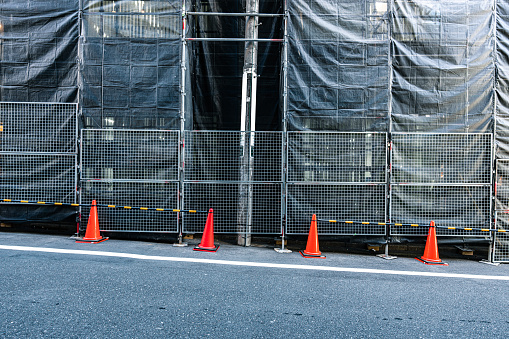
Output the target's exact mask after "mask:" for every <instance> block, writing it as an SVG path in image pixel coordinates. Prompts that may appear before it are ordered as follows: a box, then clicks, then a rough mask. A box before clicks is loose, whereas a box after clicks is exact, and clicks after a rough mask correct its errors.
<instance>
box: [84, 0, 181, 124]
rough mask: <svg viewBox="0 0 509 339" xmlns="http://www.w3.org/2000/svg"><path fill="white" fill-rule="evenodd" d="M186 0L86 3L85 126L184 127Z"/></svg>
mask: <svg viewBox="0 0 509 339" xmlns="http://www.w3.org/2000/svg"><path fill="white" fill-rule="evenodd" d="M180 8H181V1H177V0H173V1H168V0H158V1H113V2H112V1H85V2H84V8H83V33H82V35H83V37H82V44H81V51H82V52H81V55H80V59H81V70H80V71H81V78H80V85H81V88H80V89H81V91H80V93H81V104H82V113H83V123H84V126H85V127H99V128H161V129H179V128H180V51H181V42H180V36H181V17H180Z"/></svg>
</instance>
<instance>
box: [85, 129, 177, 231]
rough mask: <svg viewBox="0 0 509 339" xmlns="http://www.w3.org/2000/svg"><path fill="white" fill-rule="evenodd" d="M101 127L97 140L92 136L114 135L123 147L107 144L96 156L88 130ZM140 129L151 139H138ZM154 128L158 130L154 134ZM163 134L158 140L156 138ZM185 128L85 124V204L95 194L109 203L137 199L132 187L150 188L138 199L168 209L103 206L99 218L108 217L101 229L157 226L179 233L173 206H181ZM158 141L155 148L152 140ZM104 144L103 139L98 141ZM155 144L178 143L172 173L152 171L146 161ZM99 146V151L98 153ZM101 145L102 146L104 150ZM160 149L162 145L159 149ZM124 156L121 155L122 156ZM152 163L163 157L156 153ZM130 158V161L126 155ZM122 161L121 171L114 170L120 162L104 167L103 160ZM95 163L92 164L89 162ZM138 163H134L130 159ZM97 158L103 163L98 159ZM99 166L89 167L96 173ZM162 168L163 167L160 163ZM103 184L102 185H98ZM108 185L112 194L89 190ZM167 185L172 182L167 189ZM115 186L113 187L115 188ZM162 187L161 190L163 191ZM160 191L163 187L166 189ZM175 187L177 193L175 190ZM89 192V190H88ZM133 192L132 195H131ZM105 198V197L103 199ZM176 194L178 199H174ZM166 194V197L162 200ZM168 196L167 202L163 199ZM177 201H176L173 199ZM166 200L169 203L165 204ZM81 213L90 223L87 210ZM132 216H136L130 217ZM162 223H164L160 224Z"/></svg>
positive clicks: (137, 189) (105, 138)
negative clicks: (182, 132) (91, 151)
mask: <svg viewBox="0 0 509 339" xmlns="http://www.w3.org/2000/svg"><path fill="white" fill-rule="evenodd" d="M93 133H96V134H97V135H98V136H99V137H100V136H102V138H101V139H100V140H99V141H98V140H95V139H93V140H92V141H93V142H96V143H100V142H101V141H104V142H106V141H111V142H112V143H116V146H120V147H122V148H121V149H117V150H115V149H113V148H112V147H110V148H108V146H107V145H106V146H104V145H103V147H102V148H101V147H99V149H97V148H96V149H95V151H94V152H95V153H96V154H94V159H95V162H93V161H92V160H93V159H90V158H92V155H88V152H89V150H88V139H87V136H86V135H85V134H93ZM115 134H123V137H122V138H123V139H124V141H125V140H129V139H132V141H133V143H122V144H119V141H118V140H116V139H115V137H114V136H115ZM138 134H140V136H141V137H143V136H149V138H153V139H152V143H150V140H148V141H149V142H148V145H147V142H140V140H136V135H138ZM151 134H154V135H153V136H151ZM157 139H159V141H157ZM180 140H181V139H180V131H176V130H174V131H173V130H139V129H138V130H136V129H82V130H81V134H80V145H81V148H80V158H81V161H82V162H81V166H80V167H81V171H80V183H81V185H80V204H82V203H85V204H90V203H91V201H92V200H93V199H96V200H98V201H97V203H98V204H108V205H118V206H122V205H131V204H133V199H132V198H133V197H132V193H133V192H140V193H143V194H145V195H146V196H145V197H141V198H140V197H137V199H136V200H138V201H141V202H142V204H143V206H136V207H147V208H160V209H164V211H140V210H131V209H128V210H126V209H117V208H101V210H102V211H100V212H99V215H100V216H99V221H100V222H101V216H102V218H103V220H104V221H105V222H104V223H102V224H101V229H102V230H105V231H108V232H157V233H177V232H178V231H179V222H178V221H179V214H178V213H177V214H175V213H174V212H173V211H172V210H173V209H180V188H179V186H180V164H181V162H182V161H181V152H180ZM136 145H137V146H138V147H139V148H140V149H139V150H138V152H136V151H135V149H134V147H135V146H136ZM151 145H152V146H153V147H152V148H151V147H150V146H151ZM99 146H101V145H99ZM156 146H161V147H162V150H168V149H171V147H172V146H175V149H174V151H173V152H172V153H174V154H175V155H176V158H175V157H172V156H171V154H170V155H169V156H170V159H169V160H168V159H166V160H167V161H169V165H170V166H172V167H173V170H172V172H170V173H167V172H163V173H153V172H151V171H147V166H149V165H150V162H146V160H147V158H148V157H150V156H151V155H155V154H158V153H160V152H158V150H157V148H156ZM98 151H99V153H98ZM101 151H102V152H101ZM128 151H130V152H132V153H134V155H135V156H134V157H131V154H128ZM159 151H160V150H159ZM119 159H120V161H119ZM153 159H154V162H152V163H153V164H156V163H157V164H160V163H159V162H156V161H155V160H158V161H161V159H156V158H153ZM126 160H130V161H126ZM105 162H106V163H110V165H111V164H121V166H122V167H121V169H122V170H119V171H118V172H119V173H120V174H119V176H117V174H116V173H115V170H116V169H118V168H115V167H108V168H110V169H111V170H110V171H106V172H107V173H105V171H104V167H103V166H100V165H103V164H104V163H105ZM89 163H90V165H89ZM127 163H129V164H133V163H134V165H127ZM97 164H98V165H97ZM94 169H96V170H97V169H100V171H101V173H99V175H90V174H89V173H93V174H97V173H98V172H97V171H95V172H94V171H93V170H94ZM157 169H160V168H159V167H158V168H157ZM97 186H99V188H95V187H97ZM101 186H104V187H106V186H107V187H106V191H109V192H111V194H106V195H104V194H97V195H99V196H94V194H92V195H90V194H89V193H88V191H89V190H90V191H94V189H95V190H98V192H100V193H103V192H104V189H102V188H101ZM114 187H119V190H120V192H115V191H114V190H113V188H114ZM162 187H165V188H166V187H167V189H164V188H162ZM110 188H111V190H110ZM158 192H159V193H158ZM160 192H164V193H163V194H161V193H160ZM171 192H173V198H172V194H171ZM89 195H90V196H89ZM129 198H130V199H129ZM99 199H101V200H99ZM173 199H175V200H173ZM161 200H162V201H163V202H161ZM164 201H168V203H166V204H165V203H164ZM172 201H173V205H171V204H172V203H171V202H172ZM162 205H164V206H162ZM84 212H85V213H83V214H82V224H83V225H85V224H86V221H87V219H88V217H87V212H88V211H84ZM129 216H132V218H130V217H129ZM161 223H162V225H160V224H161Z"/></svg>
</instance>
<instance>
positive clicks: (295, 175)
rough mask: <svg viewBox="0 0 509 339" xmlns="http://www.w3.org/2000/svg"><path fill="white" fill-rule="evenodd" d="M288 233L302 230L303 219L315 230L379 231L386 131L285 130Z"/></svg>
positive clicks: (382, 213)
mask: <svg viewBox="0 0 509 339" xmlns="http://www.w3.org/2000/svg"><path fill="white" fill-rule="evenodd" d="M287 161H288V185H287V207H286V208H287V210H286V212H287V226H286V228H287V229H286V232H287V233H288V234H306V233H308V231H309V220H311V216H312V215H313V214H316V215H317V217H318V218H319V219H325V220H337V221H338V222H337V223H329V222H319V224H318V231H319V232H320V233H321V234H331V235H332V234H342V235H347V234H364V235H369V234H373V235H384V234H385V226H384V225H375V224H370V225H366V224H346V223H343V222H342V221H359V222H371V223H374V222H376V223H378V222H380V223H384V222H385V221H386V220H385V219H386V180H387V179H386V173H387V171H386V168H387V134H385V133H338V132H288V159H287Z"/></svg>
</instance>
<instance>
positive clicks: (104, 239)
mask: <svg viewBox="0 0 509 339" xmlns="http://www.w3.org/2000/svg"><path fill="white" fill-rule="evenodd" d="M108 239H109V238H108V237H101V239H93V240H87V239H83V238H82V239H79V240H76V242H79V243H84V244H85V243H87V244H88V243H90V244H98V243H100V242H103V241H106V240H108Z"/></svg>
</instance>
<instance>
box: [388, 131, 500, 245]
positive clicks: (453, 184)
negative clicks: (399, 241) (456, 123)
mask: <svg viewBox="0 0 509 339" xmlns="http://www.w3.org/2000/svg"><path fill="white" fill-rule="evenodd" d="M399 136H401V137H416V138H418V137H421V138H433V137H440V136H445V138H448V137H465V138H466V137H479V138H486V139H488V138H489V140H485V143H484V145H486V146H487V147H486V149H485V151H484V152H482V153H484V155H486V156H488V155H489V158H488V159H484V160H485V162H486V163H485V166H483V169H484V170H485V173H484V174H483V176H482V178H483V180H485V182H470V181H469V180H464V179H463V180H462V179H455V180H453V181H449V182H445V181H444V182H431V180H429V178H428V180H426V177H429V176H430V175H429V173H424V175H420V176H419V175H417V176H416V177H417V181H414V182H399V181H398V182H397V181H396V180H395V179H397V175H395V168H397V167H398V162H397V159H395V155H394V154H395V150H396V148H397V147H396V140H395V139H397V138H398V137H399ZM445 138H444V139H445ZM446 142H447V141H446ZM476 145H477V146H478V144H476ZM409 146H410V147H411V146H412V145H409ZM426 146H430V147H427V149H423V150H422V151H419V152H418V154H421V155H422V154H423V153H424V152H427V151H429V155H430V156H429V157H427V158H425V161H433V160H435V161H437V162H439V161H440V159H438V157H439V156H440V155H441V156H442V158H441V159H442V160H444V158H445V161H446V160H447V158H446V157H445V156H444V154H439V152H440V150H442V151H444V147H442V148H440V147H438V146H437V147H436V148H433V145H429V144H427V145H426ZM439 146H440V145H439ZM462 146H468V145H467V144H465V145H457V148H456V149H453V150H452V151H450V152H451V153H452V156H454V155H455V154H454V152H455V151H460V150H463V149H464V148H463V147H462ZM470 146H471V145H470ZM445 151H447V150H445ZM445 151H444V152H445ZM390 153H391V154H390V164H391V166H390V168H391V175H390V177H391V179H390V185H391V190H390V197H389V200H390V205H389V213H390V220H391V221H392V222H396V223H406V220H394V219H395V215H394V212H395V211H396V209H395V208H396V207H395V201H396V195H395V194H396V192H397V191H398V190H408V189H413V190H414V191H415V193H416V194H421V195H422V196H424V197H425V198H426V199H428V200H429V199H434V198H435V197H439V198H440V197H442V195H441V193H440V191H441V190H443V191H447V190H451V191H460V190H462V189H464V190H466V191H468V194H466V195H462V194H461V193H457V192H456V193H457V194H456V193H455V194H453V199H454V198H456V199H457V201H459V203H461V202H465V200H461V199H468V198H469V197H468V196H467V195H469V196H470V198H472V199H473V200H472V201H473V202H474V203H475V202H476V200H475V198H478V197H481V199H482V197H483V196H484V197H485V201H488V203H487V204H486V206H483V207H484V210H483V212H484V215H485V216H486V217H485V218H486V220H485V222H484V223H483V224H475V220H474V221H473V222H474V223H469V224H466V225H462V224H459V225H458V222H457V221H455V222H454V223H453V224H448V223H447V221H444V222H439V223H437V225H440V226H463V227H479V228H490V226H491V217H490V216H491V211H492V208H493V203H492V199H491V191H492V187H493V176H492V173H491V164H493V157H494V155H493V135H492V134H487V133H392V134H391V152H390ZM424 154H425V153H424ZM456 155H457V154H456ZM449 156H451V154H449ZM467 156H468V155H467ZM475 160H477V161H479V159H477V158H476V159H475ZM456 163H457V164H460V163H459V162H456ZM404 164H405V165H406V166H409V165H408V163H404ZM464 165H469V163H468V162H466V163H464ZM410 166H411V165H410ZM423 167H426V166H423ZM464 167H466V166H464ZM467 170H468V168H465V171H467ZM407 171H409V172H411V168H410V169H407ZM424 171H431V172H432V173H433V172H436V173H434V174H437V173H438V172H440V171H442V172H440V174H439V176H440V177H442V178H444V177H447V176H448V175H447V174H451V173H445V174H444V172H446V171H447V169H445V168H438V167H431V168H426V169H424ZM452 174H453V175H454V174H457V173H452ZM410 175H411V174H410ZM453 175H451V176H453ZM459 177H461V178H462V175H461V173H460V174H459ZM409 178H410V176H409ZM422 179H424V180H422ZM426 189H427V190H428V191H430V192H428V193H426V192H424V193H422V192H423V190H426ZM471 189H472V190H481V192H480V193H479V194H478V196H477V197H474V194H472V192H471ZM431 191H433V192H431ZM436 191H439V192H438V193H435V192H436ZM453 193H454V192H453ZM476 206H477V204H476ZM439 207H440V206H437V207H436V208H439ZM421 214H422V213H421ZM424 214H425V216H426V218H427V219H429V220H426V221H427V222H429V221H431V220H433V216H431V215H429V213H426V211H424ZM428 215H429V217H428ZM435 221H436V220H435ZM468 221H469V222H472V220H468ZM412 222H413V223H419V222H420V223H422V222H423V221H419V220H412ZM464 222H466V221H464ZM400 230H401V231H400ZM426 234H427V229H426V228H425V227H419V228H412V227H410V226H407V227H391V229H390V235H395V236H419V235H421V236H422V235H426ZM437 235H438V236H440V235H441V236H461V237H471V236H485V235H486V234H484V233H483V232H481V231H464V230H448V229H439V230H438V231H437Z"/></svg>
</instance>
